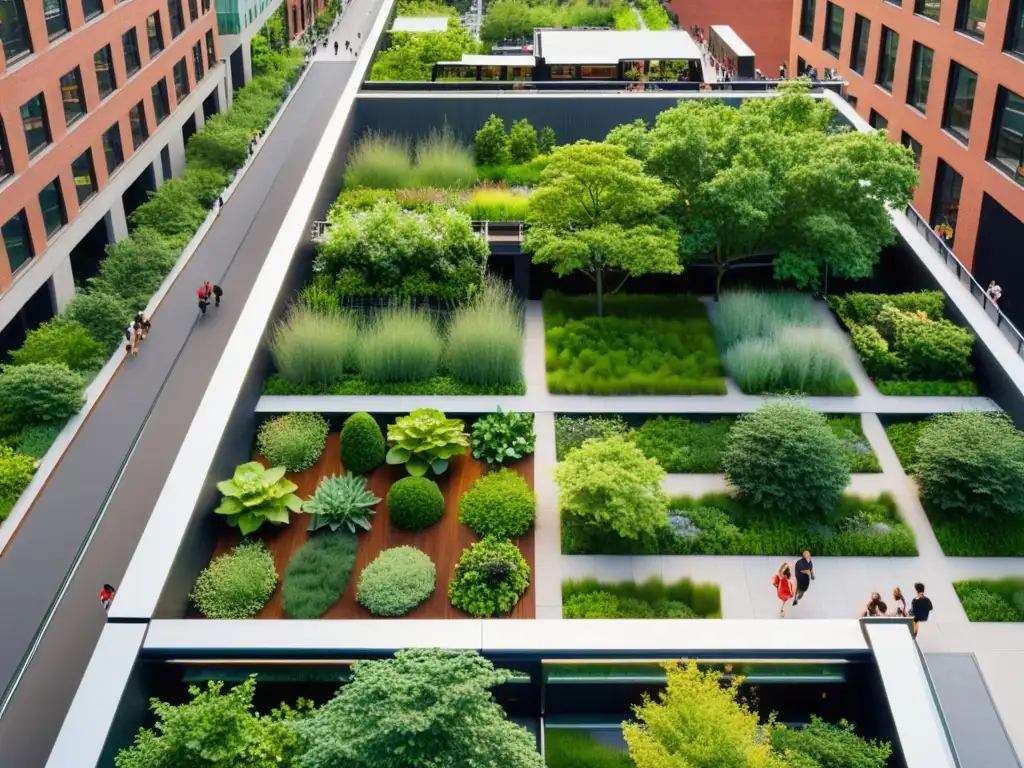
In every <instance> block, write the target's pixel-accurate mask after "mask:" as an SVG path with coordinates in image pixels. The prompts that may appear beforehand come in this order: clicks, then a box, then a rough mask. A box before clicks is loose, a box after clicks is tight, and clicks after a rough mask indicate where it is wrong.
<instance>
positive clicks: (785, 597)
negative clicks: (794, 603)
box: [772, 563, 795, 619]
mask: <svg viewBox="0 0 1024 768" xmlns="http://www.w3.org/2000/svg"><path fill="white" fill-rule="evenodd" d="M772 585H773V586H774V587H775V594H776V595H778V597H779V600H781V601H782V606H781V607H780V608H779V618H780V619H784V618H786V603H788V602H789V601H790V600H792V599H793V595H794V594H795V590H794V589H793V572H792V571H791V570H790V568H789V563H783V564H782V567H780V568H779V572H778V573H776V574H775V578H774V579H772Z"/></svg>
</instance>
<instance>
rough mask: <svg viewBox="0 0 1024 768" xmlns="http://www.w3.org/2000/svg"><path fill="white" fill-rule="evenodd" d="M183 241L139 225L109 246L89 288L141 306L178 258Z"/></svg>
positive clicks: (133, 305)
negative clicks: (166, 236) (127, 235)
mask: <svg viewBox="0 0 1024 768" xmlns="http://www.w3.org/2000/svg"><path fill="white" fill-rule="evenodd" d="M180 245H181V243H180V242H175V241H173V240H168V239H166V238H164V237H162V236H161V235H160V234H159V233H157V232H156V231H154V230H152V229H136V230H135V231H134V232H132V234H131V236H130V237H126V238H125V239H124V240H120V241H118V242H116V243H111V244H110V245H108V246H107V257H106V258H105V259H103V261H102V262H101V263H100V271H99V274H98V275H96V277H93V278H90V280H89V289H90V290H93V291H102V292H103V293H108V294H110V295H111V296H119V297H120V298H121V299H122V300H123V301H124V303H125V304H126V305H127V307H128V308H129V310H131V311H133V312H134V311H137V310H139V309H142V308H143V307H145V306H146V302H148V301H149V297H150V296H152V295H153V294H154V293H155V292H156V289H157V288H159V287H160V284H161V283H162V282H163V281H164V277H165V276H166V275H167V273H168V272H170V270H171V267H173V266H174V263H175V262H176V261H177V260H178V252H179V246H180Z"/></svg>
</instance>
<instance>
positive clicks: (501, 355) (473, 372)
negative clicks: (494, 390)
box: [445, 279, 523, 386]
mask: <svg viewBox="0 0 1024 768" xmlns="http://www.w3.org/2000/svg"><path fill="white" fill-rule="evenodd" d="M447 337H448V345H447V351H446V353H445V362H446V365H447V368H448V371H449V372H450V373H451V375H452V376H453V377H454V378H455V379H457V380H459V381H462V382H465V383H466V384H476V385H479V386H505V385H510V384H518V383H519V382H521V381H522V379H523V305H522V302H521V301H520V300H519V298H518V297H517V296H516V295H515V292H514V291H513V290H512V288H511V287H510V286H509V285H508V284H507V283H505V282H503V281H501V280H496V279H488V280H487V281H486V282H485V283H484V289H483V291H482V292H481V294H480V295H479V296H477V297H476V298H474V299H471V300H470V301H469V302H467V303H465V304H463V305H462V306H461V307H459V308H458V309H457V310H455V313H454V315H453V316H452V318H451V321H450V322H449V324H448V333H447Z"/></svg>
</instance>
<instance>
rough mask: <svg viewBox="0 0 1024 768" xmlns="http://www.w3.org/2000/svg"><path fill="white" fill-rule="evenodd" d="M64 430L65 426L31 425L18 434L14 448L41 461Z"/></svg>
mask: <svg viewBox="0 0 1024 768" xmlns="http://www.w3.org/2000/svg"><path fill="white" fill-rule="evenodd" d="M63 429H64V425H63V424H29V425H28V426H27V427H24V428H23V429H22V430H21V432H19V433H18V434H17V436H16V437H15V444H14V445H13V447H14V449H15V450H16V451H17V452H18V453H20V454H23V455H25V456H30V457H31V458H33V459H36V460H38V459H41V458H43V456H45V455H46V452H47V451H48V450H50V446H51V445H53V443H54V441H55V440H56V439H57V436H58V435H59V434H60V433H61V430H63Z"/></svg>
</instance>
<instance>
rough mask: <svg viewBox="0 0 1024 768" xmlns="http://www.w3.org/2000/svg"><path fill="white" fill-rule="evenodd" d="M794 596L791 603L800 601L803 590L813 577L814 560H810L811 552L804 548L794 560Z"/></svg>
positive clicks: (804, 590) (809, 584) (806, 588)
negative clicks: (797, 558)
mask: <svg viewBox="0 0 1024 768" xmlns="http://www.w3.org/2000/svg"><path fill="white" fill-rule="evenodd" d="M795 570H796V597H794V598H793V605H796V604H797V603H798V602H800V598H801V597H803V596H804V592H806V591H807V590H808V588H809V587H810V586H811V579H813V578H814V561H813V560H811V553H810V552H808V551H807V550H806V549H805V550H804V553H803V555H802V556H801V558H800V559H799V560H797V561H796V569H795Z"/></svg>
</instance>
